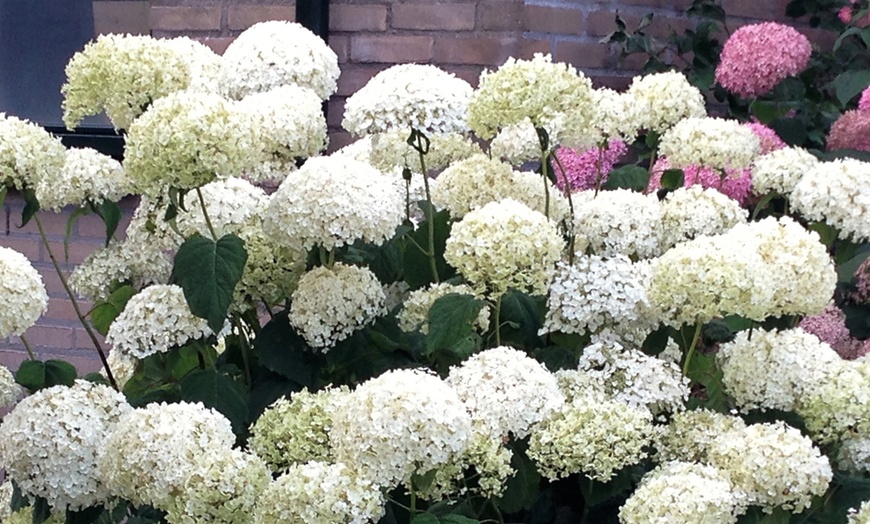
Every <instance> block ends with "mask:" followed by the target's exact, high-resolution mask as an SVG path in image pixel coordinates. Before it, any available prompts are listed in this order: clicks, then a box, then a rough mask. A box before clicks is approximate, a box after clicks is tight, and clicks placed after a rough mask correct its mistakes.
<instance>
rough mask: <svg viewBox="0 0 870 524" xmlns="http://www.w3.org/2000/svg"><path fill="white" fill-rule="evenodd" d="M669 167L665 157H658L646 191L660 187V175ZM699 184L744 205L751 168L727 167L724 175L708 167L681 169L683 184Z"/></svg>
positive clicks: (749, 184)
mask: <svg viewBox="0 0 870 524" xmlns="http://www.w3.org/2000/svg"><path fill="white" fill-rule="evenodd" d="M668 169H670V163H669V162H668V159H667V158H660V159H659V160H658V161H656V163H655V165H654V166H653V171H652V175H651V176H650V179H649V186H647V192H648V193H651V192H653V191H658V190H659V189H661V188H662V175H663V174H664V172H665V171H667V170H668ZM694 185H700V186H701V187H704V188H712V189H715V190H716V191H719V192H720V193H722V194H723V195H725V196H727V197H729V198H731V199H734V200H736V201H737V202H739V203H740V205H746V203H747V202H748V200H749V197H750V194H751V192H752V169H751V168H746V169H728V170H726V176H724V177H723V176H722V174H721V173H720V172H719V171H717V170H715V169H711V168H709V167H700V166H689V167H687V168H684V169H683V186H685V187H690V186H694Z"/></svg>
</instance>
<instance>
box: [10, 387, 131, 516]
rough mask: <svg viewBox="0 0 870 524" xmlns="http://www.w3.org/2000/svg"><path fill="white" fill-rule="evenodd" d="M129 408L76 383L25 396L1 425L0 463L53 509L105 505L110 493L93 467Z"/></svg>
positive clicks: (106, 390) (107, 392) (117, 397)
mask: <svg viewBox="0 0 870 524" xmlns="http://www.w3.org/2000/svg"><path fill="white" fill-rule="evenodd" d="M130 410H131V408H130V406H129V405H128V404H127V401H126V400H125V399H124V396H123V395H121V394H120V393H118V392H117V391H115V390H113V389H112V388H110V387H108V386H103V385H99V384H93V383H91V382H87V381H84V380H77V381H76V382H75V384H74V385H73V386H72V387H66V386H54V387H50V388H47V389H43V390H40V391H38V392H36V393H34V394H33V395H31V396H29V397H27V398H25V399H24V400H22V401H21V402H19V403H18V405H17V406H16V407H15V409H14V410H13V411H12V412H11V413H9V414H8V415H6V417H4V418H3V424H2V425H0V462H2V463H3V466H4V468H5V469H6V473H7V475H9V477H10V478H11V479H12V480H13V481H15V483H16V484H17V485H18V487H19V488H21V491H22V492H23V493H24V494H26V495H27V496H29V497H42V498H44V499H46V500H47V501H48V504H49V506H51V507H52V508H53V509H54V510H57V511H60V512H63V511H65V510H66V509H70V510H72V511H77V510H80V509H84V508H87V507H90V506H94V505H98V504H100V503H103V502H106V501H108V500H109V498H110V497H111V496H112V492H111V490H110V489H109V486H107V485H106V484H105V483H104V480H103V478H102V476H101V475H100V474H99V472H98V469H97V461H98V460H99V459H98V457H99V456H100V455H102V453H103V450H104V449H105V445H106V442H107V439H108V437H109V434H110V433H111V432H112V431H113V430H114V428H115V425H116V424H118V423H119V420H120V418H121V417H122V416H123V415H124V414H126V413H128V412H129V411H130Z"/></svg>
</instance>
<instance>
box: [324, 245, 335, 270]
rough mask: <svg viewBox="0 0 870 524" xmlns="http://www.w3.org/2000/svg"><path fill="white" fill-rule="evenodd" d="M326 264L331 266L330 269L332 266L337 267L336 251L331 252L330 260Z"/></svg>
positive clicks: (331, 250)
mask: <svg viewBox="0 0 870 524" xmlns="http://www.w3.org/2000/svg"><path fill="white" fill-rule="evenodd" d="M326 263H327V264H329V267H330V268H332V266H334V265H335V250H334V249H330V250H329V260H327V261H326Z"/></svg>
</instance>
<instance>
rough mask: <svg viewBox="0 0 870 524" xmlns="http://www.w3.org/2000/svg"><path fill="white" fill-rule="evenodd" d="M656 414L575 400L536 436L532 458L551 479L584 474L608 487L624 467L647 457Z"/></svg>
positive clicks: (597, 400) (620, 405)
mask: <svg viewBox="0 0 870 524" xmlns="http://www.w3.org/2000/svg"><path fill="white" fill-rule="evenodd" d="M652 434H653V426H652V414H651V413H650V412H649V410H648V409H646V408H638V407H631V406H627V405H626V404H623V403H622V402H617V401H615V400H607V399H603V398H595V399H589V398H587V399H584V398H575V399H574V401H573V402H570V403H566V404H564V405H563V406H562V407H561V409H558V410H557V411H554V412H553V413H551V414H550V416H548V417H547V418H545V419H544V420H543V421H542V422H541V423H540V424H538V425H537V426H536V427H535V429H534V430H533V431H532V437H531V439H530V440H529V451H528V454H529V458H530V459H532V461H533V462H534V463H535V464H536V466H537V468H538V471H539V472H540V473H541V475H543V476H544V477H546V478H548V479H550V480H556V479H559V478H564V477H567V476H568V475H571V474H574V473H584V474H585V475H586V476H587V477H589V478H591V479H595V480H598V481H600V482H607V481H608V480H610V479H611V478H613V475H615V474H616V472H618V471H619V470H621V469H622V468H624V467H625V466H629V465H631V464H636V463H638V462H640V461H641V460H643V459H644V458H645V457H646V451H645V450H644V448H645V447H646V445H647V444H648V443H649V441H650V438H651V436H652Z"/></svg>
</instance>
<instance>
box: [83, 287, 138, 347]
mask: <svg viewBox="0 0 870 524" xmlns="http://www.w3.org/2000/svg"><path fill="white" fill-rule="evenodd" d="M135 294H136V289H135V288H134V287H133V286H130V285H123V286H121V287H119V288H118V289H116V290H115V291H113V292H112V294H111V295H109V296H108V298H106V301H105V302H101V303H99V304H97V305H95V306H94V308H93V309H92V310H91V322H92V323H93V324H94V329H96V330H97V331H98V332H99V333H100V334H102V335H105V334H106V333H108V332H109V326H111V325H112V322H114V321H115V319H116V318H118V315H120V314H121V312H122V311H124V308H125V307H127V302H129V301H130V299H131V298H133V295H135Z"/></svg>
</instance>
